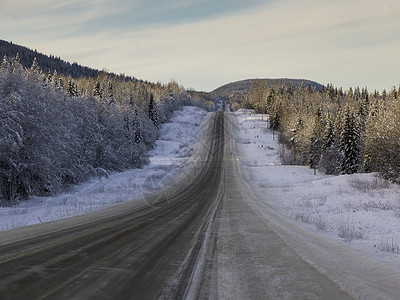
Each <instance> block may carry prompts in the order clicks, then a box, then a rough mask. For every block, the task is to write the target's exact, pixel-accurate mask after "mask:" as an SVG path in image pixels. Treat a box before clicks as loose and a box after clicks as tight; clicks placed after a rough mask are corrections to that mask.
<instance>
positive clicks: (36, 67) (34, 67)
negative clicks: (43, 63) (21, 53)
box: [31, 57, 39, 73]
mask: <svg viewBox="0 0 400 300" xmlns="http://www.w3.org/2000/svg"><path fill="white" fill-rule="evenodd" d="M38 70H39V65H38V63H37V61H36V57H35V58H34V59H33V62H32V66H31V71H32V72H33V73H35V72H36V71H38Z"/></svg>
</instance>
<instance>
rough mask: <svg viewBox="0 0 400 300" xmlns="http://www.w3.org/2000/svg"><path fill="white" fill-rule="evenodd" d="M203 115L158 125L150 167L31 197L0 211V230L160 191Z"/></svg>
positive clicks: (179, 114)
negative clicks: (51, 195)
mask: <svg viewBox="0 0 400 300" xmlns="http://www.w3.org/2000/svg"><path fill="white" fill-rule="evenodd" d="M206 114H207V112H206V111H205V110H203V109H201V108H199V107H192V106H187V107H183V109H182V111H175V112H174V115H173V116H172V118H171V120H170V123H165V124H162V127H161V135H160V138H159V140H158V141H157V142H156V147H155V148H154V149H153V150H151V151H150V153H149V155H150V163H149V164H148V165H146V166H144V167H143V169H133V170H128V171H125V172H122V173H116V174H112V175H110V176H109V177H108V178H101V179H92V180H91V181H89V182H87V183H84V184H81V185H79V186H76V187H74V188H73V189H72V190H71V191H70V192H68V193H63V194H60V195H58V196H55V197H34V198H31V199H29V200H28V201H25V202H21V203H20V204H18V205H16V206H13V207H0V230H8V229H12V228H16V227H21V226H27V225H32V224H37V223H42V222H49V221H54V220H58V219H62V218H67V217H72V216H77V215H81V214H85V213H89V212H92V211H95V210H99V209H102V208H105V207H108V206H110V205H112V204H116V203H121V202H126V201H131V200H134V199H140V198H141V197H142V196H143V194H146V193H150V192H151V191H154V190H155V189H158V188H161V187H162V186H163V185H164V184H165V182H166V181H165V179H166V178H167V177H168V176H170V175H171V174H177V173H179V172H180V170H182V166H183V165H184V164H185V162H186V161H187V160H188V159H189V158H190V157H191V155H192V154H193V152H194V149H195V145H196V143H197V142H198V138H197V135H198V134H199V131H200V128H201V124H202V122H203V121H204V119H205V116H206Z"/></svg>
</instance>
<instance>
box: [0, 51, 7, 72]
mask: <svg viewBox="0 0 400 300" xmlns="http://www.w3.org/2000/svg"><path fill="white" fill-rule="evenodd" d="M7 68H8V59H7V54H4V57H3V61H2V62H1V66H0V70H1V69H7Z"/></svg>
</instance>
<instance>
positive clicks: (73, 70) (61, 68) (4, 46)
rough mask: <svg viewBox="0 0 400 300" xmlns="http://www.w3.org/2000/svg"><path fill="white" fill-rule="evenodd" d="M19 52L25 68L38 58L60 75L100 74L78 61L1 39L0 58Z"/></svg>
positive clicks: (43, 68) (11, 56) (82, 75)
mask: <svg viewBox="0 0 400 300" xmlns="http://www.w3.org/2000/svg"><path fill="white" fill-rule="evenodd" d="M17 54H18V56H19V63H20V64H21V65H22V66H23V67H25V68H30V66H31V65H32V62H33V60H34V59H35V58H36V61H37V63H38V65H39V66H40V68H41V69H42V70H43V71H45V72H49V73H52V74H53V73H54V71H57V73H58V74H60V75H64V76H71V77H73V78H78V77H96V76H97V75H98V74H99V71H98V70H95V69H92V68H89V67H84V66H81V65H79V64H77V63H76V62H74V63H70V62H67V61H64V60H62V59H61V58H60V57H57V56H54V55H46V54H43V53H40V52H37V50H32V49H29V48H27V47H24V46H20V45H16V44H13V43H12V42H7V41H4V40H0V59H3V57H4V56H7V57H8V58H13V57H16V55H17Z"/></svg>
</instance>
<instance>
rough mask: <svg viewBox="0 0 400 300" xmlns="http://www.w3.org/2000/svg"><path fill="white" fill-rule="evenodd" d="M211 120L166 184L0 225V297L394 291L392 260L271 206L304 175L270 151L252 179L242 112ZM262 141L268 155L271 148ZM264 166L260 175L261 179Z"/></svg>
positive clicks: (398, 280)
mask: <svg viewBox="0 0 400 300" xmlns="http://www.w3.org/2000/svg"><path fill="white" fill-rule="evenodd" d="M208 118H209V120H210V122H208V125H207V126H205V127H204V128H205V130H203V132H202V135H201V136H202V138H201V139H199V143H198V145H197V146H198V147H197V149H196V151H195V152H194V155H193V156H192V158H191V159H189V160H186V165H185V166H189V167H188V168H187V169H185V171H184V172H182V174H181V176H176V177H174V178H169V180H168V182H167V181H166V182H165V184H167V188H165V189H164V190H160V191H158V192H156V193H153V194H149V195H148V196H147V197H146V198H143V199H137V200H136V201H131V202H128V203H123V204H119V205H116V206H113V207H110V208H107V209H105V210H102V211H97V212H94V213H91V214H88V215H83V216H78V217H76V218H69V219H65V220H61V221H57V222H50V223H44V224H37V225H34V226H27V227H23V228H17V229H14V230H9V231H4V232H1V233H0V243H1V245H0V270H2V272H1V274H0V291H1V295H2V296H5V297H7V299H12V298H15V299H23V298H24V297H25V298H26V297H34V298H40V297H41V298H48V299H70V298H74V299H75V298H76V299H88V298H118V299H132V298H140V299H156V298H157V299H177V298H179V299H182V298H185V299H351V298H359V299H397V298H398V295H399V294H400V273H399V271H398V270H397V269H396V268H395V267H391V266H390V265H386V264H384V263H382V262H380V261H377V260H375V259H373V258H372V257H371V256H368V255H365V253H364V252H362V251H359V250H357V249H354V248H352V247H350V246H349V244H348V243H345V242H343V241H341V240H340V239H336V240H335V239H332V238H331V237H330V236H329V235H324V234H323V233H321V232H318V231H316V230H312V228H311V230H310V228H305V227H304V226H303V223H301V222H299V221H298V220H294V219H291V218H288V217H287V216H286V215H285V213H284V210H282V209H281V208H280V209H278V208H279V205H278V204H279V203H280V201H281V198H280V197H281V195H280V193H278V192H277V191H278V190H277V189H276V188H275V187H276V186H280V187H282V188H283V189H287V190H288V191H289V188H290V187H291V185H292V184H294V181H295V180H294V179H293V178H296V180H297V181H299V182H302V183H307V180H308V179H307V176H304V174H303V175H301V174H302V173H296V172H291V173H289V174H290V176H288V173H286V177H285V175H284V174H283V171H282V172H280V171H278V170H279V168H281V166H279V163H278V162H277V161H276V162H274V160H275V159H276V157H275V156H274V155H273V154H271V153H268V152H267V153H266V155H267V156H268V155H270V157H269V160H270V167H271V168H270V169H269V168H265V167H264V168H262V169H263V170H261V169H259V170H258V175H257V177H256V176H255V175H254V174H255V173H256V172H255V171H256V170H255V169H254V167H256V168H257V169H258V168H259V165H257V163H256V162H257V161H260V160H261V159H262V157H261V156H262V155H261V154H260V153H259V152H257V151H254V149H253V150H252V151H251V153H252V155H246V153H245V151H244V149H243V145H248V146H251V147H254V146H255V147H259V146H258V145H253V143H252V142H251V139H250V138H251V137H250V135H249V132H251V130H250V128H247V129H246V128H245V130H246V132H245V134H244V135H243V126H242V125H243V124H241V122H242V121H243V120H244V119H243V118H242V119H241V118H240V116H239V115H238V114H233V113H222V112H218V113H214V114H210V115H209V117H208ZM251 126H252V129H253V130H255V129H256V124H255V123H253V124H252V125H251ZM252 133H253V132H251V134H252ZM256 138H258V137H256ZM248 141H250V142H249V143H247V142H248ZM268 147H269V148H267V149H268V150H269V151H274V147H275V146H274V145H273V144H271V145H269V146H268ZM262 148H264V147H262ZM163 151H165V149H164V150H163ZM258 155H259V156H258ZM297 168H299V167H297ZM271 171H275V173H268V172H271ZM263 172H264V173H266V174H269V175H268V176H266V175H265V174H264V176H266V177H264V178H263V179H262V180H260V179H259V178H260V177H262V175H263ZM310 176H311V175H310ZM290 178H292V179H290ZM317 178H319V179H322V180H323V179H325V177H324V176H322V175H321V176H319V177H317ZM285 180H286V183H285V184H282V182H284V181H285ZM260 181H262V182H263V184H261V185H260V184H259V183H260ZM284 196H285V195H284V193H282V197H284ZM283 199H286V200H287V198H285V197H284V198H283Z"/></svg>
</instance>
